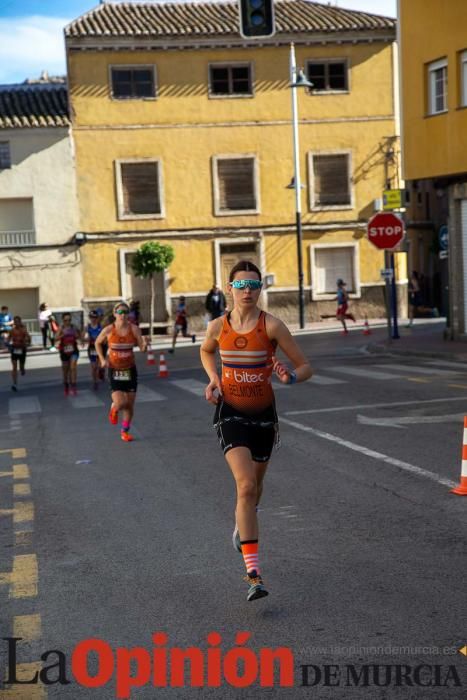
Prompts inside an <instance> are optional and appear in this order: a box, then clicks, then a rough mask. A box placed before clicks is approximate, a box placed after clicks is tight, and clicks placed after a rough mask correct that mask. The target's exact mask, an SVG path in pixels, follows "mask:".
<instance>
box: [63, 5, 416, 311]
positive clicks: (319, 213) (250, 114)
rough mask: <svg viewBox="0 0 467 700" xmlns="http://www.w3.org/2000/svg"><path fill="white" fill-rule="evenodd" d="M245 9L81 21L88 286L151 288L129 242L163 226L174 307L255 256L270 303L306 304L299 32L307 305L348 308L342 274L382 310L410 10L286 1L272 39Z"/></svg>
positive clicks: (98, 294)
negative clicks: (401, 32) (296, 134)
mask: <svg viewBox="0 0 467 700" xmlns="http://www.w3.org/2000/svg"><path fill="white" fill-rule="evenodd" d="M237 14H238V10H237V4H236V3H235V2H227V3H222V4H220V3H219V4H218V3H199V2H197V3H188V4H161V3H154V4H153V5H151V4H144V5H138V4H123V3H122V4H113V3H112V4H110V3H109V4H106V3H104V4H101V5H99V6H98V7H97V8H96V9H94V10H91V11H90V12H89V13H87V14H86V15H84V16H83V17H81V18H78V19H77V20H75V21H74V22H72V23H71V24H70V25H69V26H68V27H67V28H66V30H65V34H66V47H67V59H68V71H69V93H70V103H71V113H72V118H73V134H74V140H75V148H76V165H77V183H78V192H79V202H80V217H81V219H80V220H81V230H82V232H83V233H84V234H85V236H86V244H85V245H84V246H83V248H82V254H83V266H84V273H83V274H84V289H85V301H86V302H87V303H96V302H97V301H98V302H100V303H103V302H105V301H106V300H111V299H114V298H116V297H118V296H120V295H123V296H125V297H138V298H141V296H142V295H143V294H144V293H145V292H144V290H145V289H146V287H144V288H143V286H142V282H141V281H139V280H135V278H134V277H133V275H132V274H131V267H130V264H129V263H130V261H131V255H132V252H134V250H135V249H136V248H138V247H139V245H141V243H142V242H144V241H147V240H158V241H160V242H163V243H170V244H171V245H172V246H173V247H174V249H175V260H174V262H173V264H172V265H171V267H170V270H169V271H168V274H167V275H166V279H165V280H164V279H162V278H161V279H160V280H159V290H160V292H161V294H159V300H163V303H161V304H159V309H158V317H159V321H161V322H163V321H164V320H165V318H166V314H167V312H170V310H171V307H172V304H173V301H174V300H175V299H176V297H177V296H178V295H179V294H184V295H185V296H186V297H187V299H188V305H189V310H191V313H192V314H194V315H198V318H201V316H202V314H203V307H204V298H205V296H206V293H207V292H208V290H209V289H210V287H211V285H212V283H213V282H214V281H216V282H217V283H218V284H224V283H225V280H226V271H227V270H228V269H229V267H230V266H231V265H232V264H233V263H234V262H235V261H236V260H238V259H239V258H241V257H248V258H250V259H254V260H256V261H257V262H258V264H259V265H260V267H261V269H262V272H263V274H267V275H272V277H271V280H270V282H271V284H270V286H269V287H268V289H267V290H266V291H265V294H264V303H265V304H267V305H268V307H269V308H270V309H271V310H274V308H276V309H277V308H279V307H280V308H281V315H282V316H283V317H284V318H288V319H289V320H296V319H297V310H296V309H297V289H298V283H297V276H298V274H297V248H296V245H297V244H296V232H295V204H294V192H293V190H291V189H290V188H287V185H288V184H289V183H290V180H291V176H292V175H293V159H292V128H291V95H290V92H291V91H290V89H289V46H290V42H291V41H293V42H294V43H295V46H296V52H297V62H298V64H299V66H303V68H304V70H305V71H306V73H307V75H308V77H309V79H310V80H311V81H312V82H313V83H314V85H315V88H314V90H313V92H312V94H307V93H306V92H304V91H302V92H301V94H299V116H300V125H299V129H300V151H301V154H300V155H301V176H302V181H303V182H304V183H305V186H304V190H303V212H304V213H303V250H302V253H303V260H304V267H305V289H306V293H307V302H308V303H307V318H308V320H311V319H312V318H313V319H317V318H320V316H322V315H327V314H332V313H334V308H335V305H334V302H333V301H332V300H333V299H334V297H335V290H336V278H338V277H343V278H344V279H345V280H346V282H347V284H348V289H349V290H350V292H351V297H353V298H354V300H355V301H354V302H353V304H354V306H355V307H358V306H360V307H361V308H360V309H358V308H357V309H356V311H357V314H358V313H359V311H360V312H361V313H362V314H363V313H368V315H370V316H371V315H373V316H375V315H381V314H382V313H383V294H382V284H383V282H382V280H381V278H380V269H381V268H382V267H383V266H384V263H383V254H382V253H381V252H379V251H377V250H376V249H375V248H374V247H373V246H372V245H371V244H370V243H369V242H368V241H367V240H366V223H367V221H368V219H369V217H370V216H371V215H372V214H373V213H374V200H375V199H378V198H379V197H381V192H382V190H383V189H384V187H385V185H386V184H387V183H388V182H391V181H392V182H393V183H396V180H395V178H396V177H397V172H396V171H397V162H396V160H395V159H394V151H395V149H396V150H397V147H398V144H397V128H396V119H395V112H396V107H397V105H396V102H397V100H396V97H395V91H394V81H393V77H394V66H395V61H396V56H395V54H396V51H395V43H394V42H395V21H394V20H392V19H388V18H383V17H379V16H376V15H368V14H364V13H359V12H354V11H349V10H344V9H341V8H337V7H330V6H326V5H322V4H318V3H313V2H307V1H306V0H280V1H279V2H277V4H276V25H277V32H276V34H275V36H273V37H272V38H270V39H261V40H260V41H258V40H246V39H243V38H242V37H241V36H240V34H239V31H238V17H237ZM396 184H397V183H396ZM404 260H405V258H404V257H403V258H402V263H403V262H404ZM400 277H401V278H402V285H401V287H403V284H404V281H406V280H405V277H406V270H405V267H404V265H403V264H401V266H400ZM144 284H145V283H144ZM164 288H165V296H164V294H163V291H164ZM402 296H404V294H403V295H402Z"/></svg>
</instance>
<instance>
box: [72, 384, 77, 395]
mask: <svg viewBox="0 0 467 700" xmlns="http://www.w3.org/2000/svg"><path fill="white" fill-rule="evenodd" d="M71 393H72V394H73V396H78V389H77V388H76V387H75V386H72V387H71Z"/></svg>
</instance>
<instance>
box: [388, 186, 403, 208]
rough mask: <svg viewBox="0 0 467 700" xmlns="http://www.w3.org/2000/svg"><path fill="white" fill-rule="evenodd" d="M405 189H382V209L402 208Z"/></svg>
mask: <svg viewBox="0 0 467 700" xmlns="http://www.w3.org/2000/svg"><path fill="white" fill-rule="evenodd" d="M404 195H405V190H384V192H383V209H384V211H392V210H393V209H402V207H403V206H404V201H403V200H404Z"/></svg>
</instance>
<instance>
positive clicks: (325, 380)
mask: <svg viewBox="0 0 467 700" xmlns="http://www.w3.org/2000/svg"><path fill="white" fill-rule="evenodd" d="M309 381H310V382H313V384H323V385H326V384H347V383H348V382H347V379H337V378H335V377H325V376H323V375H322V374H314V375H313V376H312V377H311V379H310V380H309Z"/></svg>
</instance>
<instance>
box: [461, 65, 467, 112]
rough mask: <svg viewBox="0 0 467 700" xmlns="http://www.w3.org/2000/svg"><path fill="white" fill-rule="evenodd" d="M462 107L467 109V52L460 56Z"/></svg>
mask: <svg viewBox="0 0 467 700" xmlns="http://www.w3.org/2000/svg"><path fill="white" fill-rule="evenodd" d="M460 80H461V107H467V51H462V53H461V54H460Z"/></svg>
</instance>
